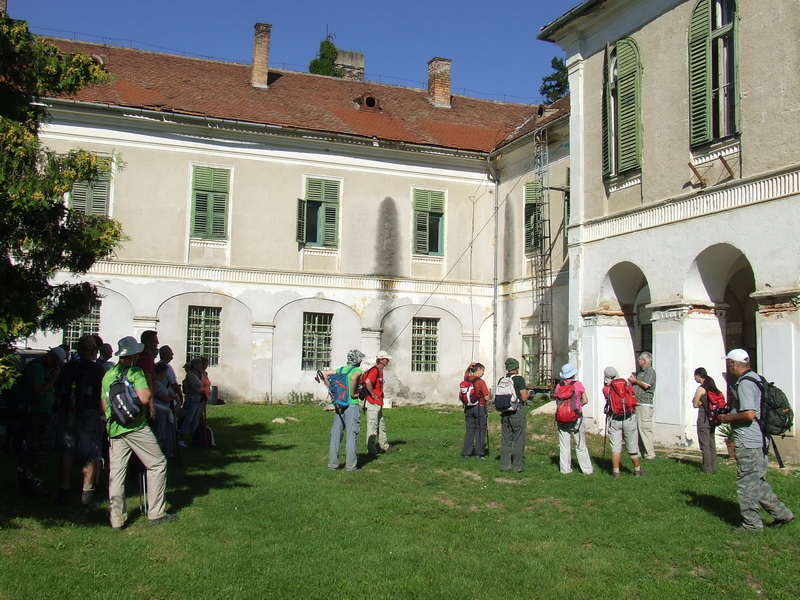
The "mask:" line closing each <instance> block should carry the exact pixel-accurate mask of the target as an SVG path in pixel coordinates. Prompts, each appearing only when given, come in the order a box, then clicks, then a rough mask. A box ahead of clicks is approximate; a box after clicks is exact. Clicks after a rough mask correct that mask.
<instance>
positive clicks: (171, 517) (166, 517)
mask: <svg viewBox="0 0 800 600" xmlns="http://www.w3.org/2000/svg"><path fill="white" fill-rule="evenodd" d="M177 518H178V515H171V514H169V513H165V514H164V516H163V517H159V518H158V519H148V521H147V522H148V523H150V525H161V524H162V523H171V522H172V521H174V520H175V519H177Z"/></svg>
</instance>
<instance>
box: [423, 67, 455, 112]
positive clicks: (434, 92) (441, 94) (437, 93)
mask: <svg viewBox="0 0 800 600" xmlns="http://www.w3.org/2000/svg"><path fill="white" fill-rule="evenodd" d="M451 62H452V61H451V60H450V59H449V58H432V59H430V60H429V61H428V100H430V101H431V103H432V104H433V105H434V106H441V107H443V108H450V63H451Z"/></svg>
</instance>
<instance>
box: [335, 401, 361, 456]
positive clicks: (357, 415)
mask: <svg viewBox="0 0 800 600" xmlns="http://www.w3.org/2000/svg"><path fill="white" fill-rule="evenodd" d="M360 424H361V406H359V405H358V404H351V405H350V406H348V407H347V408H346V409H345V410H344V411H343V412H340V411H338V410H336V411H334V413H333V423H332V424H331V444H330V448H329V449H328V468H329V469H338V468H339V445H340V444H341V443H342V435H343V434H344V433H347V439H346V440H345V463H344V466H345V468H346V469H347V470H348V471H355V470H356V469H357V468H358V454H357V453H356V449H357V447H358V432H359V430H360V428H361V427H360Z"/></svg>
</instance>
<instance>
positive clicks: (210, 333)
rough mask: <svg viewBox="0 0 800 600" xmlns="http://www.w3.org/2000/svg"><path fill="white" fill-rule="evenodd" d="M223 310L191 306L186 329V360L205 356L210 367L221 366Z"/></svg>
mask: <svg viewBox="0 0 800 600" xmlns="http://www.w3.org/2000/svg"><path fill="white" fill-rule="evenodd" d="M221 315H222V309H221V308H215V307H213V306H190V307H189V319H188V326H187V328H186V359H187V360H191V359H193V358H200V357H201V356H205V357H206V358H207V359H208V364H209V366H212V367H215V366H217V365H218V364H219V333H220V316H221Z"/></svg>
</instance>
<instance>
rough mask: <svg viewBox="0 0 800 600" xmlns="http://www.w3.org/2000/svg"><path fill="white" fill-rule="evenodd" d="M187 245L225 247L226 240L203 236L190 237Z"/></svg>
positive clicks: (226, 244)
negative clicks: (208, 238)
mask: <svg viewBox="0 0 800 600" xmlns="http://www.w3.org/2000/svg"><path fill="white" fill-rule="evenodd" d="M189 245H190V246H192V247H193V248H227V247H228V240H207V239H203V238H190V239H189Z"/></svg>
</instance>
